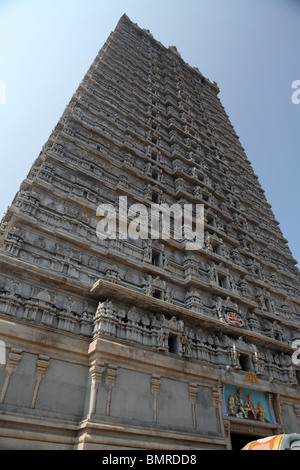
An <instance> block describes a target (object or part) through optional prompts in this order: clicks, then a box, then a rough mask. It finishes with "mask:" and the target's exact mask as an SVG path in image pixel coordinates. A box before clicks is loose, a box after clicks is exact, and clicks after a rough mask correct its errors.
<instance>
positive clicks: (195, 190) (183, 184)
mask: <svg viewBox="0 0 300 470" xmlns="http://www.w3.org/2000/svg"><path fill="white" fill-rule="evenodd" d="M65 131H67V129H65ZM68 132H69V131H68ZM73 132H75V130H73V131H72V135H73V136H74V134H73ZM61 151H62V149H59V152H60V154H61ZM128 157H129V156H128ZM73 160H74V159H73ZM101 173H102V172H101ZM144 176H146V175H144ZM49 177H50V176H48V177H47V178H48V179H49ZM124 178H125V182H124V181H123V180H124ZM127 179H128V177H125V176H124V177H123V179H122V180H120V181H119V184H123V185H124V184H125V186H128V185H130V189H131V191H135V193H136V195H137V196H141V191H142V189H141V188H140V189H138V188H135V190H134V187H135V186H136V185H137V183H136V181H135V183H133V182H130V183H129V182H128V181H127ZM206 179H207V178H206ZM104 180H107V181H108V182H110V180H111V178H109V177H108V175H107V174H106V175H105V177H104ZM66 184H67V183H66ZM66 184H65V185H66ZM157 184H159V183H157V182H156V185H157ZM175 184H176V188H175V189H176V192H177V193H178V194H179V192H180V193H182V194H186V196H187V197H195V198H196V199H197V200H198V199H199V191H200V193H201V187H200V186H196V187H194V186H193V187H192V186H191V185H190V187H189V186H188V183H187V181H186V180H183V179H182V178H177V179H176V180H175ZM63 187H64V185H63ZM70 188H72V185H71V184H70V183H69V189H70ZM148 189H149V191H151V188H150V186H149V184H148ZM79 191H80V190H79ZM170 191H171V192H173V188H172V185H171V186H170ZM82 192H83V189H81V193H82ZM142 192H143V191H142ZM214 194H215V191H214ZM90 197H91V196H90ZM213 197H214V196H212V195H211V196H210V203H212V204H217V205H220V204H221V205H222V211H224V210H225V206H224V204H222V203H218V202H215V203H214V202H213V201H212V199H213ZM230 197H231V196H230V194H228V195H227V198H229V202H230V203H231V205H232V206H234V207H235V209H237V208H238V207H237V202H236V203H235V204H234V201H233V200H232V199H230ZM238 204H240V203H239V202H238ZM223 206H224V207H223ZM256 208H257V209H259V206H258V205H257V207H256ZM238 209H239V210H242V213H243V214H244V215H245V216H246V217H248V215H247V213H246V209H245V208H244V209H243V208H242V207H239V208H238ZM262 210H264V211H266V209H265V208H262ZM268 212H269V210H268ZM271 215H272V214H271ZM272 218H273V215H272ZM251 219H254V220H255V221H256V222H258V223H259V224H260V225H261V226H262V227H264V226H265V227H267V225H266V224H265V222H264V217H263V216H262V215H259V214H258V213H257V211H256V212H252V213H251ZM275 228H276V227H275ZM274 243H276V244H277V243H278V242H277V240H274ZM274 246H275V245H274Z"/></svg>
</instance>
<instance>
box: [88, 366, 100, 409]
mask: <svg viewBox="0 0 300 470" xmlns="http://www.w3.org/2000/svg"><path fill="white" fill-rule="evenodd" d="M103 372H104V362H98V360H97V359H96V360H95V361H93V362H92V365H91V367H90V373H91V378H92V381H91V394H90V404H89V411H88V417H90V416H91V414H92V413H95V410H96V406H97V395H98V387H99V384H100V383H101V380H102V375H103Z"/></svg>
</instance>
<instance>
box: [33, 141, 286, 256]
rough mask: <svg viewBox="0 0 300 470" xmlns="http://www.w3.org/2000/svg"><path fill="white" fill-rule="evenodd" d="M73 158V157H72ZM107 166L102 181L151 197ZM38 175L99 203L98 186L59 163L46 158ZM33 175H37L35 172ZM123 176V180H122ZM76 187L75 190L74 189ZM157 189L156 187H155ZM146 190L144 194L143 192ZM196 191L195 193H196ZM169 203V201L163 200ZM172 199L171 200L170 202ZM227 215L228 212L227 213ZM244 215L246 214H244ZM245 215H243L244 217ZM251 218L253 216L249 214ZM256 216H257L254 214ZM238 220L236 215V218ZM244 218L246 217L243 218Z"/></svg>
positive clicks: (179, 185) (179, 184) (182, 185)
mask: <svg viewBox="0 0 300 470" xmlns="http://www.w3.org/2000/svg"><path fill="white" fill-rule="evenodd" d="M60 151H61V150H60ZM72 160H73V159H72ZM72 163H73V164H75V165H76V163H75V162H74V161H73V162H72ZM108 170H109V166H107V165H105V171H103V170H99V171H100V174H101V178H102V183H107V184H110V185H111V184H112V185H113V186H114V187H115V186H116V185H120V189H121V187H124V188H126V187H128V188H129V187H130V192H131V193H132V192H134V193H135V194H136V196H138V197H140V198H142V199H144V198H145V196H146V195H147V192H148V193H149V196H148V197H151V192H152V187H151V185H150V184H149V183H148V184H146V188H145V186H143V187H140V188H138V187H137V182H136V181H135V182H133V180H132V181H131V180H129V179H128V178H127V177H126V178H125V177H123V178H121V177H118V176H116V175H110V174H109V173H108ZM31 175H32V172H31ZM38 175H39V177H40V178H42V179H46V180H47V181H49V182H51V183H52V184H55V185H56V186H57V187H59V188H60V189H61V190H64V191H66V190H67V191H68V192H71V191H72V192H73V193H74V194H76V195H78V196H82V195H83V194H84V193H86V196H85V197H87V196H88V199H89V200H90V201H91V202H94V203H95V204H97V203H100V201H99V200H97V196H98V193H99V188H97V187H96V188H95V187H92V185H91V182H90V181H89V180H88V179H87V178H84V177H82V176H78V175H76V174H75V173H73V172H71V171H70V170H68V169H67V168H63V167H61V165H58V164H54V162H53V163H52V162H51V161H50V160H47V161H46V162H45V164H44V166H43V167H42V168H40V169H39V170H38ZM35 176H37V175H36V174H35ZM113 178H115V181H114V182H112V180H113ZM124 178H125V180H124ZM175 184H176V191H177V192H178V191H180V192H184V191H185V182H184V181H183V179H182V178H177V179H176V180H175ZM76 188H77V190H76ZM157 190H158V189H157ZM145 191H146V194H145ZM196 193H197V194H196ZM201 194H202V192H201V188H200V187H198V186H197V187H196V188H195V197H197V200H199V197H200V195H201ZM187 196H188V197H189V196H191V194H187ZM212 198H213V196H210V204H212V205H215V204H219V205H220V204H221V205H222V210H223V209H225V208H224V207H223V206H224V204H222V203H218V202H217V201H212ZM164 202H167V203H169V201H164ZM172 203H173V201H171V204H172ZM228 215H229V214H228ZM245 216H246V215H245ZM245 216H244V217H243V218H244V219H245ZM251 217H252V218H253V216H251ZM256 218H257V216H256ZM236 220H238V215H237V219H236ZM245 220H246V219H245ZM259 220H260V223H261V224H264V219H263V218H262V217H260V218H259ZM257 236H258V238H262V239H263V238H264V237H263V236H262V235H258V232H257ZM268 242H269V243H270V244H271V242H272V240H271V241H270V239H269V238H268ZM275 243H276V244H277V243H278V242H277V240H275V239H274V241H273V245H274V246H275V247H276V245H275Z"/></svg>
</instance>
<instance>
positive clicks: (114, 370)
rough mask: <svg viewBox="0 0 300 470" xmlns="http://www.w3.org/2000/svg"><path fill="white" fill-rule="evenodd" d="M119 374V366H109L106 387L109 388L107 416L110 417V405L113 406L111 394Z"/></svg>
mask: <svg viewBox="0 0 300 470" xmlns="http://www.w3.org/2000/svg"><path fill="white" fill-rule="evenodd" d="M117 374H118V366H115V365H111V366H108V368H107V371H106V387H107V398H106V412H105V414H106V416H110V405H111V392H112V389H113V387H114V385H115V382H116V377H117Z"/></svg>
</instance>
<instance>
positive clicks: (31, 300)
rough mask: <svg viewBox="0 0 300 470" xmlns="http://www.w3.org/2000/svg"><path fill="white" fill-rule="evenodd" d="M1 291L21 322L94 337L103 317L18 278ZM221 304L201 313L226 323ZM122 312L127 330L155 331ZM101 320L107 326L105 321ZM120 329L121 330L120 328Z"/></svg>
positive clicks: (283, 336)
mask: <svg viewBox="0 0 300 470" xmlns="http://www.w3.org/2000/svg"><path fill="white" fill-rule="evenodd" d="M108 274H109V276H108V277H107V279H109V280H110V281H115V278H112V274H113V272H112V270H108ZM150 278H151V276H150ZM148 281H149V279H148ZM150 282H151V279H150ZM155 283H156V284H157V280H155ZM160 285H161V282H160ZM149 286H150V284H149V283H148V284H146V285H145V288H146V290H147V289H149ZM146 290H145V292H146ZM1 291H2V294H1V296H0V304H1V307H0V308H1V312H2V313H5V314H7V315H12V316H14V317H17V318H20V319H24V320H25V319H26V320H29V321H33V322H35V323H41V324H43V325H46V326H51V327H54V328H58V329H62V330H66V331H70V332H73V333H76V334H83V335H87V336H90V335H91V334H92V331H93V326H92V322H93V320H94V323H95V325H97V324H98V323H97V322H98V320H99V315H98V316H97V314H96V316H95V318H94V312H95V309H96V307H95V305H93V304H90V303H88V302H86V301H82V300H78V299H75V298H74V297H72V296H69V297H66V296H64V295H61V294H59V293H56V292H53V291H50V290H48V289H45V288H41V287H36V286H32V285H29V284H28V283H26V282H22V281H20V280H18V279H11V278H4V277H3V278H2V279H1ZM196 297H197V296H196ZM194 300H195V293H193V292H190V293H187V295H186V307H187V308H191V309H192V310H195V301H194ZM169 301H172V298H171V299H169ZM221 304H222V299H219V300H218V301H217V302H215V303H214V308H213V309H212V308H208V307H205V306H204V305H203V304H202V305H200V304H199V306H198V307H201V308H200V310H199V309H197V310H199V312H200V311H201V312H202V314H203V313H205V314H206V315H208V316H212V317H215V318H221V321H224V319H223V318H222V311H221V310H222V309H221ZM101 305H102V304H101ZM103 305H104V307H105V306H106V304H103ZM110 305H111V304H110ZM109 311H110V310H109ZM97 312H98V314H99V313H100V314H101V315H102V314H103V312H106V313H105V315H106V317H105V318H106V320H107V318H108V317H107V311H106V310H101V308H100V310H99V309H98V311H97ZM121 312H124V310H121V311H119V310H118V312H117V314H116V315H117V317H118V318H119V320H120V322H121V323H122V324H124V325H125V326H124V327H126V325H130V324H132V321H133V320H134V319H135V320H134V321H135V322H136V324H137V325H138V326H139V327H142V329H143V328H144V329H145V331H144V333H143V334H146V333H147V331H148V330H149V331H152V327H153V325H152V324H151V322H150V320H149V317H148V316H147V315H146V316H145V315H144V314H142V316H141V315H140V314H139V315H138V314H137V313H136V309H133V310H131V313H130V315H133V312H134V313H135V315H134V316H130V315H129V317H128V315H127V314H126V315H125V314H123V313H121ZM101 321H102V324H103V318H102V320H101ZM246 321H247V324H248V327H249V328H250V330H252V331H255V332H257V333H260V334H263V335H265V336H268V337H270V338H276V339H277V340H279V341H284V342H286V343H287V342H291V341H292V339H293V335H294V334H295V333H294V330H293V331H291V330H290V329H289V330H287V329H286V328H283V326H281V325H280V324H279V323H278V322H277V321H275V322H272V321H269V320H268V319H266V318H258V317H257V316H256V315H255V314H254V313H252V314H249V315H247V318H246ZM298 323H299V322H298ZM180 324H181V323H180ZM295 326H296V325H295ZM95 328H96V329H95V331H96V332H97V331H98V326H95ZM101 328H102V327H101ZM119 328H121V327H120V326H119ZM149 331H148V333H149ZM148 333H147V334H148ZM126 334H127V333H126ZM127 339H128V337H127ZM145 344H146V343H145Z"/></svg>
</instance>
